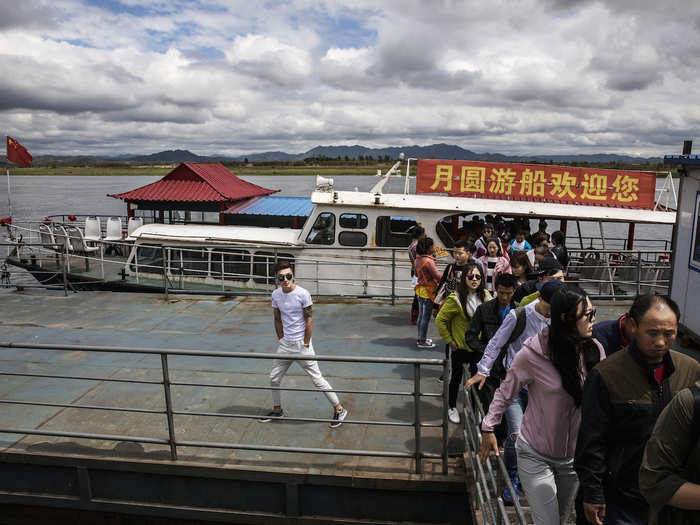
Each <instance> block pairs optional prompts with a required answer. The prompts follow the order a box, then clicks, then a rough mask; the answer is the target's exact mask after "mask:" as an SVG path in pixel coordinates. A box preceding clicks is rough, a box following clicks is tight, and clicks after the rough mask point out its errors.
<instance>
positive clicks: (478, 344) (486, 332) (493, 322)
mask: <svg viewBox="0 0 700 525" xmlns="http://www.w3.org/2000/svg"><path fill="white" fill-rule="evenodd" d="M515 286H516V278H515V276H513V275H511V274H509V273H502V274H500V275H499V276H497V277H496V298H495V299H491V300H490V301H487V302H485V303H481V304H480V305H479V306H477V308H476V311H475V312H474V316H473V317H472V319H471V321H469V326H468V327H467V332H466V334H465V339H466V341H467V346H469V348H471V349H472V351H474V352H476V353H477V354H479V355H483V353H484V349H485V348H486V345H487V344H488V342H489V341H490V340H491V338H492V337H493V334H495V333H496V332H497V331H498V328H499V327H500V326H501V323H502V322H503V319H505V317H506V315H508V312H510V311H511V310H515V308H516V307H517V306H518V305H517V304H516V303H515V301H513V292H514V291H515ZM492 394H493V393H492V392H488V391H487V390H484V389H480V390H477V395H478V396H479V399H480V400H481V404H482V405H484V411H486V410H488V408H489V404H490V403H491V396H492Z"/></svg>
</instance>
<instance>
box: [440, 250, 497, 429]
mask: <svg viewBox="0 0 700 525" xmlns="http://www.w3.org/2000/svg"><path fill="white" fill-rule="evenodd" d="M489 300H491V294H490V293H489V292H487V291H486V288H485V285H484V272H483V270H482V269H481V265H480V264H477V263H468V264H467V265H466V266H465V267H464V270H463V271H462V276H461V278H460V280H459V284H458V285H457V289H456V290H455V292H454V293H452V294H450V296H449V297H448V298H447V299H446V300H445V302H444V303H443V305H442V308H441V309H440V313H438V315H437V318H436V319H435V324H436V325H437V329H438V332H439V333H440V337H441V338H442V340H443V341H445V343H447V344H448V345H449V346H450V361H451V363H452V374H451V375H450V387H449V398H448V406H449V409H448V411H447V414H448V417H449V419H450V421H452V422H453V423H459V412H458V411H457V393H458V392H459V385H460V383H461V382H462V374H463V367H464V364H465V363H469V368H470V370H469V371H470V373H471V375H474V374H475V373H476V364H477V363H478V362H479V359H480V358H481V355H480V354H477V353H476V352H472V350H471V349H470V348H469V347H468V346H467V343H466V341H465V339H464V334H465V332H466V331H467V327H468V326H469V321H471V318H472V316H473V315H474V311H475V310H476V308H477V307H478V306H479V305H480V304H481V303H483V302H485V301H489Z"/></svg>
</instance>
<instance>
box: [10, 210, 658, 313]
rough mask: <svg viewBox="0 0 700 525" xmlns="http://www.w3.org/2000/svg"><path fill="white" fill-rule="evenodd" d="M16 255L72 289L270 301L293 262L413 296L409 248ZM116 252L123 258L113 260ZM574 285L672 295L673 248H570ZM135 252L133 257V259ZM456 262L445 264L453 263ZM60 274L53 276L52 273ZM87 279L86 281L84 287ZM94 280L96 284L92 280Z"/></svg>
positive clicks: (610, 293) (305, 269)
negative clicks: (105, 287) (283, 264)
mask: <svg viewBox="0 0 700 525" xmlns="http://www.w3.org/2000/svg"><path fill="white" fill-rule="evenodd" d="M11 231H12V232H13V235H14V239H13V240H12V241H11V242H10V243H8V244H7V247H8V256H9V255H10V251H11V250H15V253H16V256H17V257H18V258H19V259H20V260H21V261H23V262H26V263H27V265H29V266H31V267H37V268H39V269H45V270H46V276H47V277H46V279H45V280H46V281H49V280H51V276H52V275H53V277H54V278H53V280H52V284H53V285H56V284H57V283H58V284H59V285H60V284H62V279H61V278H59V276H63V275H64V274H66V273H67V274H70V275H71V279H70V283H69V286H70V285H73V286H77V287H78V288H79V286H78V285H80V284H85V283H88V282H95V281H104V282H106V281H122V282H123V283H127V282H129V283H136V284H139V285H144V284H146V285H148V286H151V287H154V288H159V289H160V290H155V289H154V290H153V291H161V292H162V293H164V294H165V295H166V296H168V294H200V295H222V294H223V295H231V294H237V295H264V294H268V293H269V292H270V291H271V290H273V289H274V287H275V286H276V283H275V282H274V266H275V264H276V263H277V262H278V261H280V260H288V261H289V262H290V264H291V265H292V266H293V268H294V271H295V274H296V275H297V276H298V277H299V279H300V280H301V279H303V286H305V287H307V288H308V289H309V291H310V292H311V293H312V294H313V295H315V296H319V297H320V296H351V297H365V298H370V297H371V298H387V299H391V301H392V303H394V302H395V301H396V300H397V299H400V298H409V297H413V287H412V285H411V280H410V263H409V261H408V257H407V254H406V249H405V248H401V247H387V248H374V247H363V248H353V247H326V246H306V245H304V246H276V245H265V244H242V243H241V244H235V245H233V244H232V245H230V246H222V245H221V244H211V245H202V246H198V247H196V248H189V247H186V246H175V245H163V246H161V245H152V246H151V245H143V244H139V245H138V246H137V249H133V248H134V244H133V243H131V242H126V241H117V242H112V241H110V242H105V241H98V242H97V243H95V244H96V245H98V246H99V247H100V248H101V249H100V250H98V251H95V252H93V253H92V254H89V253H84V252H81V251H80V250H79V249H77V250H76V249H73V246H72V245H71V241H70V239H59V238H58V237H57V238H56V240H55V241H56V244H57V246H55V247H53V248H51V247H47V246H46V244H47V243H46V242H44V240H43V239H42V237H41V234H40V232H39V231H38V230H36V229H34V228H32V227H30V226H28V225H24V224H21V223H19V224H13V225H12V226H11ZM110 250H114V251H116V252H119V253H120V255H119V256H114V257H111V256H108V255H107V254H108V252H109V251H110ZM568 252H569V257H570V262H569V264H568V267H567V280H568V281H574V282H577V283H578V284H580V285H581V286H582V287H583V288H584V289H585V290H586V291H587V292H588V293H589V295H591V297H593V298H597V299H613V300H616V299H629V298H630V297H631V296H632V297H633V296H636V295H639V294H643V293H647V292H654V293H661V294H665V293H668V289H669V284H670V274H671V257H672V253H671V252H670V251H668V250H641V249H637V250H619V249H608V250H602V249H598V248H586V249H575V248H569V249H568ZM130 253H131V256H130V257H127V256H128V255H129V254H130ZM450 260H451V259H450V258H449V257H446V258H443V259H441V260H439V261H438V264H440V265H442V264H447V263H448V262H450ZM52 272H53V273H52ZM81 275H83V276H85V281H81V277H80V276H81ZM88 277H89V278H90V280H91V281H90V280H88Z"/></svg>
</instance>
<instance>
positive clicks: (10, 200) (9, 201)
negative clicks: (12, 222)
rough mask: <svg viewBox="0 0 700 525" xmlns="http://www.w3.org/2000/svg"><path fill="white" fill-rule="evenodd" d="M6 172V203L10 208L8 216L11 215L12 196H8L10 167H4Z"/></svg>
mask: <svg viewBox="0 0 700 525" xmlns="http://www.w3.org/2000/svg"><path fill="white" fill-rule="evenodd" d="M5 171H6V172H7V205H8V207H9V208H10V217H12V197H11V196H10V191H11V190H10V168H5Z"/></svg>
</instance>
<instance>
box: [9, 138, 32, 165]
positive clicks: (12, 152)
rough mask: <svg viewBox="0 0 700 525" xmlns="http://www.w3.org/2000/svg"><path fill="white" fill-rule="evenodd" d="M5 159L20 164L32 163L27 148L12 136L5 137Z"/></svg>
mask: <svg viewBox="0 0 700 525" xmlns="http://www.w3.org/2000/svg"><path fill="white" fill-rule="evenodd" d="M7 160H9V161H10V162H16V163H17V164H21V165H22V166H31V165H32V156H31V155H30V154H29V152H28V151H27V148H25V147H24V146H22V144H20V143H19V142H17V141H16V140H15V139H13V138H12V137H7Z"/></svg>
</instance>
